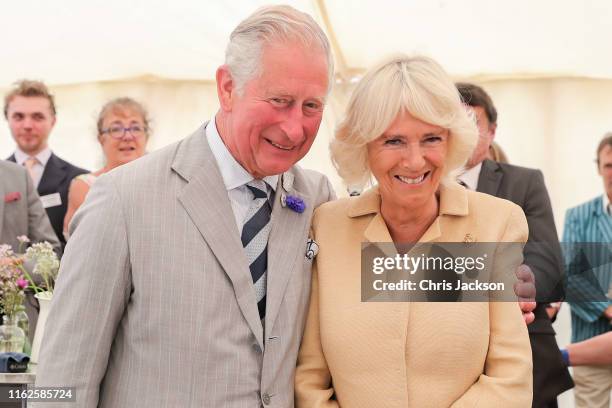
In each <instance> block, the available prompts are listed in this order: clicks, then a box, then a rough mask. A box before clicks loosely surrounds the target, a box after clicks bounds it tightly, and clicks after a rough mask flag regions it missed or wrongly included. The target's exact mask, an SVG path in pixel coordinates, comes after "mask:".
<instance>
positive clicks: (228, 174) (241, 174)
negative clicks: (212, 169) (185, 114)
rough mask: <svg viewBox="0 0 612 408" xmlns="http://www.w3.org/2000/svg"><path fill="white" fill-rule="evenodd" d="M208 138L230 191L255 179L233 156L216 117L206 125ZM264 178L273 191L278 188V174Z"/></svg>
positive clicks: (226, 186)
mask: <svg viewBox="0 0 612 408" xmlns="http://www.w3.org/2000/svg"><path fill="white" fill-rule="evenodd" d="M206 138H207V139H208V144H209V146H210V150H212V153H213V156H215V160H216V161H217V165H218V166H219V170H220V171H221V177H222V178H223V183H224V184H225V188H226V189H227V190H228V191H229V190H233V189H235V188H238V187H241V186H243V185H245V184H246V183H248V182H250V181H252V180H254V177H253V176H252V175H251V174H250V173H249V172H248V171H246V170H245V169H244V167H242V166H241V165H240V163H238V162H237V161H236V159H235V158H234V156H232V154H231V153H230V151H229V150H228V149H227V146H225V143H223V140H222V139H221V135H220V134H219V130H217V124H216V123H215V118H214V117H213V118H212V119H211V120H210V122H208V125H206ZM263 180H264V181H265V182H266V183H267V184H268V185H269V186H270V187H272V190H273V191H275V190H276V185H277V183H278V174H276V175H273V176H266V177H264V178H263Z"/></svg>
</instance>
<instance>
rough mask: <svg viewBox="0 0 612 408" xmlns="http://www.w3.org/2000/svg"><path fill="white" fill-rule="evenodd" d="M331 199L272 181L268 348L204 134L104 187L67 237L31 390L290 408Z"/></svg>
mask: <svg viewBox="0 0 612 408" xmlns="http://www.w3.org/2000/svg"><path fill="white" fill-rule="evenodd" d="M283 191H284V192H285V193H287V194H292V195H297V196H300V197H301V198H303V199H304V201H305V202H306V204H307V207H306V211H305V212H304V213H302V214H298V213H296V212H293V211H291V210H290V209H288V208H285V207H283V206H281V204H280V196H281V194H279V192H283ZM333 197H334V194H333V191H332V188H331V185H330V184H329V181H328V180H327V179H326V178H325V176H323V175H321V174H318V173H316V172H313V171H307V170H302V169H300V168H298V167H294V168H292V169H290V170H289V171H288V172H286V173H284V174H283V175H282V177H281V178H280V179H279V186H278V189H277V194H276V197H275V203H274V206H273V211H272V221H271V222H272V229H271V232H270V238H269V252H268V253H269V261H268V289H267V290H268V292H267V299H268V300H267V301H268V303H267V314H266V318H265V327H266V330H265V336H264V331H263V329H262V325H261V322H260V320H259V315H258V312H257V305H256V301H255V292H254V288H253V284H252V281H251V276H250V273H249V268H248V265H247V261H246V256H245V254H244V250H243V248H242V244H241V242H240V237H239V235H238V230H237V227H236V222H235V220H234V216H233V213H232V210H231V206H230V202H229V199H228V196H227V192H226V189H225V186H224V184H223V182H222V179H221V174H220V172H219V170H218V167H217V165H216V162H215V159H214V157H213V155H212V152H211V151H210V148H209V146H208V143H207V141H206V138H205V131H204V126H202V127H201V128H200V129H199V130H197V131H196V132H195V133H194V134H193V135H191V136H190V137H188V138H186V139H184V140H183V141H181V142H179V143H177V144H174V145H172V146H169V147H166V148H164V149H162V150H160V151H158V152H155V153H152V154H150V155H148V156H146V157H144V158H142V159H139V160H137V161H135V162H132V163H130V164H128V165H125V166H122V167H121V168H118V169H116V170H114V171H112V172H110V173H108V174H107V175H105V176H103V177H101V178H100V179H98V181H96V183H95V184H94V186H93V188H92V190H91V191H90V193H89V195H88V196H87V199H86V202H85V204H84V205H83V206H82V207H81V209H80V210H79V211H78V212H77V214H76V215H75V218H74V221H73V224H72V229H73V231H72V234H71V238H70V240H69V242H68V245H67V247H66V253H65V256H64V259H63V261H62V266H61V270H60V274H59V279H58V283H57V288H56V292H55V295H54V300H53V304H52V308H51V312H50V316H49V320H48V323H47V328H46V333H45V338H44V344H43V347H42V350H41V361H40V364H39V368H38V375H37V380H36V384H37V385H41V386H42V385H57V386H59V385H63V386H76V387H77V391H76V393H77V404H76V405H75V404H66V406H70V407H75V406H76V407H94V406H101V407H113V408H118V407H126V408H127V407H130V408H132V407H173V408H174V407H181V408H182V407H249V408H251V407H259V406H261V405H262V401H263V402H268V404H267V406H271V407H291V406H293V381H294V368H295V364H296V357H297V351H298V347H299V345H300V341H301V337H302V330H303V326H304V321H305V313H306V310H307V303H308V299H309V290H310V266H311V264H310V262H311V261H309V260H308V259H306V258H305V252H306V241H307V238H308V232H309V226H310V220H311V216H312V211H313V209H314V208H315V207H317V206H318V205H319V204H321V203H323V202H325V201H328V200H330V199H332V198H333ZM262 350H265V351H262ZM38 406H41V405H38ZM53 406H56V405H53Z"/></svg>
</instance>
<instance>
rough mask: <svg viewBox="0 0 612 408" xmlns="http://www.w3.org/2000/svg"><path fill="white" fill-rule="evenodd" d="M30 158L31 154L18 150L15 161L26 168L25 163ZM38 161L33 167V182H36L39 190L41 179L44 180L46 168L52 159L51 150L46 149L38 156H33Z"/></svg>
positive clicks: (35, 185)
mask: <svg viewBox="0 0 612 408" xmlns="http://www.w3.org/2000/svg"><path fill="white" fill-rule="evenodd" d="M29 157H30V155H29V154H27V153H26V152H24V151H23V150H21V149H20V148H17V150H15V161H16V162H17V164H19V165H20V166H25V161H26V160H27V159H28V158H29ZM33 157H35V158H36V160H38V162H37V163H36V164H35V165H34V166H33V167H32V181H33V182H34V188H38V185H39V184H40V179H41V178H42V175H43V172H44V171H45V166H46V165H47V162H48V161H49V158H50V157H51V149H49V148H48V147H46V148H44V149H43V150H42V151H40V152H39V153H38V154H37V155H35V156H33Z"/></svg>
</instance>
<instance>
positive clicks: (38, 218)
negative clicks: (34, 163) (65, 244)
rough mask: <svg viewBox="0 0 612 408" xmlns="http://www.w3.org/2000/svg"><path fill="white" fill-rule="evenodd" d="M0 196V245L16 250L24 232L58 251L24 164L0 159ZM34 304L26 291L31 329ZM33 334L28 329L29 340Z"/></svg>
mask: <svg viewBox="0 0 612 408" xmlns="http://www.w3.org/2000/svg"><path fill="white" fill-rule="evenodd" d="M0 198H1V199H2V201H0V244H9V245H11V246H12V247H13V250H15V251H17V250H18V248H19V241H18V240H17V237H18V236H21V235H25V236H27V237H28V238H29V239H30V240H31V241H32V242H40V241H48V242H49V243H50V244H51V245H53V248H55V251H56V252H57V253H58V254H59V253H60V251H61V247H60V241H59V239H58V238H57V236H56V235H55V232H53V227H52V226H51V222H50V221H49V218H48V217H47V213H46V212H45V209H44V208H43V205H42V203H41V202H40V198H39V197H38V193H37V192H36V189H35V188H34V185H33V183H32V179H31V177H30V175H29V174H28V172H27V170H26V169H25V168H24V167H22V166H19V165H17V164H14V163H11V162H8V161H4V160H0ZM34 305H36V300H35V299H34V296H33V293H31V292H28V296H27V301H26V313H27V314H28V318H29V320H30V327H32V328H34V327H36V320H37V318H38V310H37V309H36V307H35V306H34ZM33 334H34V331H33V330H30V333H29V335H30V340H31V339H32V337H33Z"/></svg>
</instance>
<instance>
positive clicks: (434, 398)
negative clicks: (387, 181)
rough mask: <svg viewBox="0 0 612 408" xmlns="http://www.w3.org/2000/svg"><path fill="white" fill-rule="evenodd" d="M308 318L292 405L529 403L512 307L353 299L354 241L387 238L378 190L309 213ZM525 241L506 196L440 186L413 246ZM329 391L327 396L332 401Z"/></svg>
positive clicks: (356, 274)
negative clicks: (431, 215)
mask: <svg viewBox="0 0 612 408" xmlns="http://www.w3.org/2000/svg"><path fill="white" fill-rule="evenodd" d="M312 228H313V231H312V234H313V238H314V239H315V240H316V241H317V243H318V245H319V253H318V255H317V257H316V258H315V267H314V268H313V282H312V290H311V300H310V309H309V315H308V318H307V321H306V329H305V333H304V339H303V341H302V345H301V349H300V352H299V357H298V367H297V372H296V380H295V381H296V387H295V388H296V404H297V407H298V408H310V407H338V406H342V407H349V408H354V407H367V408H372V407H385V408H391V407H398V408H399V407H401V408H406V407H414V408H425V407H432V408H441V407H495V408H504V407H517V408H518V407H520V408H523V407H530V406H531V398H532V364H531V349H530V345H529V338H528V335H527V327H526V325H525V323H524V321H523V318H522V314H521V311H520V309H519V306H518V304H517V303H516V302H490V303H488V302H479V303H467V302H466V303H433V302H429V303H422V302H421V303H417V302H414V303H398V302H392V303H391V302H390V303H364V302H361V296H360V288H361V279H360V276H361V275H360V248H361V243H362V242H367V241H369V242H391V241H392V240H391V236H390V234H389V231H388V229H387V226H386V224H385V222H384V220H383V218H382V216H381V214H380V195H379V193H378V191H377V190H376V189H373V190H370V191H368V192H366V193H365V194H363V195H362V196H360V197H352V198H347V199H342V200H338V201H335V202H329V203H326V204H324V205H322V206H321V207H319V208H318V209H317V210H316V211H315V215H314V219H313V226H312ZM467 234H470V235H471V237H470V239H473V240H475V241H477V242H523V243H524V242H526V241H527V236H528V228H527V221H526V219H525V215H524V214H523V211H522V210H521V208H520V207H518V206H517V205H515V204H513V203H511V202H510V201H506V200H502V199H499V198H496V197H493V196H490V195H486V194H481V193H477V192H472V191H468V190H465V189H464V188H463V187H461V186H459V185H457V186H447V187H445V186H441V188H440V210H439V216H438V217H437V218H436V220H435V221H434V222H433V223H432V225H431V226H430V227H429V229H428V230H427V231H426V232H425V234H424V235H423V237H422V238H421V242H435V241H437V242H464V240H465V237H466V235H467ZM334 394H335V400H330V398H331V397H332V395H334Z"/></svg>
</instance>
